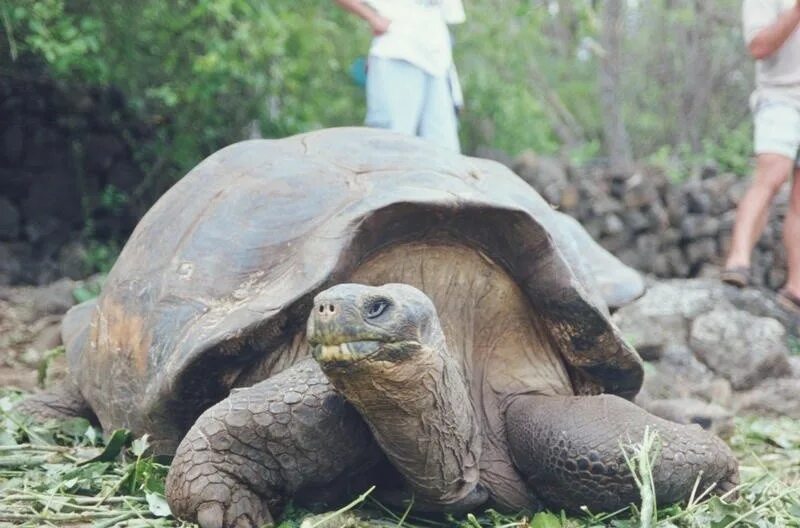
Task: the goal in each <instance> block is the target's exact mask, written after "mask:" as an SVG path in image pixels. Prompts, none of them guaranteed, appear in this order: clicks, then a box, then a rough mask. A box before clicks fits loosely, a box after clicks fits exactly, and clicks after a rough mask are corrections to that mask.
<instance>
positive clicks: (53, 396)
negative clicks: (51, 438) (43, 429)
mask: <svg viewBox="0 0 800 528" xmlns="http://www.w3.org/2000/svg"><path fill="white" fill-rule="evenodd" d="M14 410H16V411H17V412H19V413H21V414H24V415H26V416H30V417H31V418H33V419H34V420H36V421H38V422H45V421H47V420H68V419H70V418H86V419H87V420H89V421H90V422H92V423H95V424H96V423H97V417H95V415H94V413H93V412H92V409H91V408H90V407H89V404H88V403H86V400H85V399H83V395H81V392H80V390H78V387H76V386H75V383H74V382H73V381H72V379H66V380H64V381H63V382H61V383H60V384H59V385H56V386H55V387H53V388H51V389H49V390H48V391H47V392H40V393H38V394H34V395H33V396H29V397H28V398H25V399H24V400H22V401H21V402H19V404H17V405H16V407H15V408H14Z"/></svg>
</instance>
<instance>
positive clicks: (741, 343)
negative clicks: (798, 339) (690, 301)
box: [689, 307, 790, 390]
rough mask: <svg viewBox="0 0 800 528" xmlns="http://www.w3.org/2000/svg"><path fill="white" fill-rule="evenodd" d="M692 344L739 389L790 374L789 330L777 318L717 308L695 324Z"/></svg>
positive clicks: (701, 317) (698, 319)
mask: <svg viewBox="0 0 800 528" xmlns="http://www.w3.org/2000/svg"><path fill="white" fill-rule="evenodd" d="M689 346H690V347H691V349H692V350H693V351H694V353H695V355H696V356H697V358H698V359H699V360H700V361H702V362H703V363H705V364H706V366H708V367H709V368H710V369H711V370H712V371H713V372H715V373H716V374H718V375H720V376H722V377H724V378H725V379H727V380H729V381H730V382H731V385H732V386H733V388H734V389H736V390H745V389H750V388H752V387H754V386H755V385H757V384H758V383H760V382H761V381H763V380H764V379H766V378H770V377H783V376H788V375H789V374H790V367H789V359H788V349H787V346H786V331H785V330H784V328H783V326H782V325H781V324H780V323H779V322H778V321H776V320H775V319H770V318H766V317H756V316H753V315H751V314H749V313H747V312H744V311H742V310H736V309H733V308H724V307H723V308H715V309H714V310H712V311H711V312H709V313H707V314H703V315H701V316H699V317H697V318H696V319H695V320H694V322H693V323H692V326H691V330H690V337H689Z"/></svg>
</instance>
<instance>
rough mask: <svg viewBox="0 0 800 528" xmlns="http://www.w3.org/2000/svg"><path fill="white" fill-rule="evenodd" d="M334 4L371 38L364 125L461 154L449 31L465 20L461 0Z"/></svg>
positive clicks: (358, 0)
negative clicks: (357, 21) (356, 19)
mask: <svg viewBox="0 0 800 528" xmlns="http://www.w3.org/2000/svg"><path fill="white" fill-rule="evenodd" d="M336 2H337V3H338V4H339V5H340V6H342V7H343V8H344V9H346V10H347V11H350V12H351V13H354V14H356V15H358V16H359V17H361V18H362V19H364V20H365V21H366V22H367V23H368V24H369V25H370V27H371V28H372V33H373V35H374V38H373V40H372V45H371V47H370V50H369V57H368V59H367V85H366V89H367V117H366V119H365V123H366V125H367V126H371V127H376V128H387V129H390V130H395V131H397V132H402V133H405V134H409V135H416V136H419V137H422V138H425V139H427V140H429V141H431V142H433V143H436V144H438V145H440V146H443V147H445V148H448V149H450V150H454V151H456V152H458V151H460V145H459V141H458V124H457V117H456V108H455V105H456V102H457V98H458V97H460V95H459V94H458V93H457V92H458V85H457V82H454V81H457V78H456V77H455V69H454V66H453V56H452V43H451V41H450V31H449V29H448V27H447V26H448V24H459V23H462V22H463V21H464V20H465V16H464V7H463V5H462V4H461V0H366V1H365V0H336ZM454 90H456V91H455V92H454ZM454 97H455V99H454Z"/></svg>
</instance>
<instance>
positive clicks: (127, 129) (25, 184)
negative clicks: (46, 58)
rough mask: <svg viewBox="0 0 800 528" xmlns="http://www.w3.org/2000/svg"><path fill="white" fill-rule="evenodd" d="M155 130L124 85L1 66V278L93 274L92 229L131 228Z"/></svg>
mask: <svg viewBox="0 0 800 528" xmlns="http://www.w3.org/2000/svg"><path fill="white" fill-rule="evenodd" d="M147 134H148V130H147V127H145V126H143V125H141V124H139V123H137V122H136V120H135V119H134V118H133V117H132V116H131V115H130V113H129V112H128V110H127V109H126V104H125V101H124V99H123V97H122V95H121V94H120V93H119V92H118V91H117V90H114V89H112V88H108V89H102V90H101V89H94V88H85V87H76V86H69V87H66V86H62V85H59V84H57V83H55V82H53V81H52V80H48V79H44V78H38V77H36V76H34V75H30V76H8V75H0V284H43V283H47V282H50V281H52V280H55V279H56V278H59V277H63V276H69V277H73V278H79V277H83V276H86V275H87V274H88V273H90V272H91V271H93V270H91V269H88V268H90V266H88V263H87V260H89V259H88V258H87V255H86V248H85V247H83V246H82V245H81V243H80V242H79V241H80V240H81V239H82V238H84V237H91V238H92V239H95V240H100V241H102V240H110V239H114V238H120V239H122V240H124V239H125V238H126V237H127V234H128V233H129V231H130V229H131V228H132V226H133V225H134V223H135V221H136V219H135V215H134V214H133V213H132V212H131V210H130V207H128V206H127V205H126V204H124V203H119V199H118V197H119V196H121V195H122V194H124V193H130V191H131V190H132V189H134V188H135V187H136V186H137V184H139V182H140V181H141V179H142V178H141V174H140V171H139V169H138V168H137V164H136V163H135V161H134V157H133V152H132V149H131V148H130V146H129V145H131V144H137V143H139V142H143V140H144V138H145V137H146V136H147ZM115 193H116V194H115ZM87 266H88V267H87Z"/></svg>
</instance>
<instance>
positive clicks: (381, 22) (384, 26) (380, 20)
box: [369, 0, 800, 37]
mask: <svg viewBox="0 0 800 528" xmlns="http://www.w3.org/2000/svg"><path fill="white" fill-rule="evenodd" d="M797 1H798V2H800V0H797ZM369 25H370V27H371V28H372V34H373V35H375V36H376V37H377V36H379V35H383V34H384V33H386V32H387V31H388V30H389V26H390V25H392V21H391V20H389V19H388V18H386V17H385V16H381V15H379V14H377V13H376V14H375V16H374V17H372V18H371V19H370V21H369Z"/></svg>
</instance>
